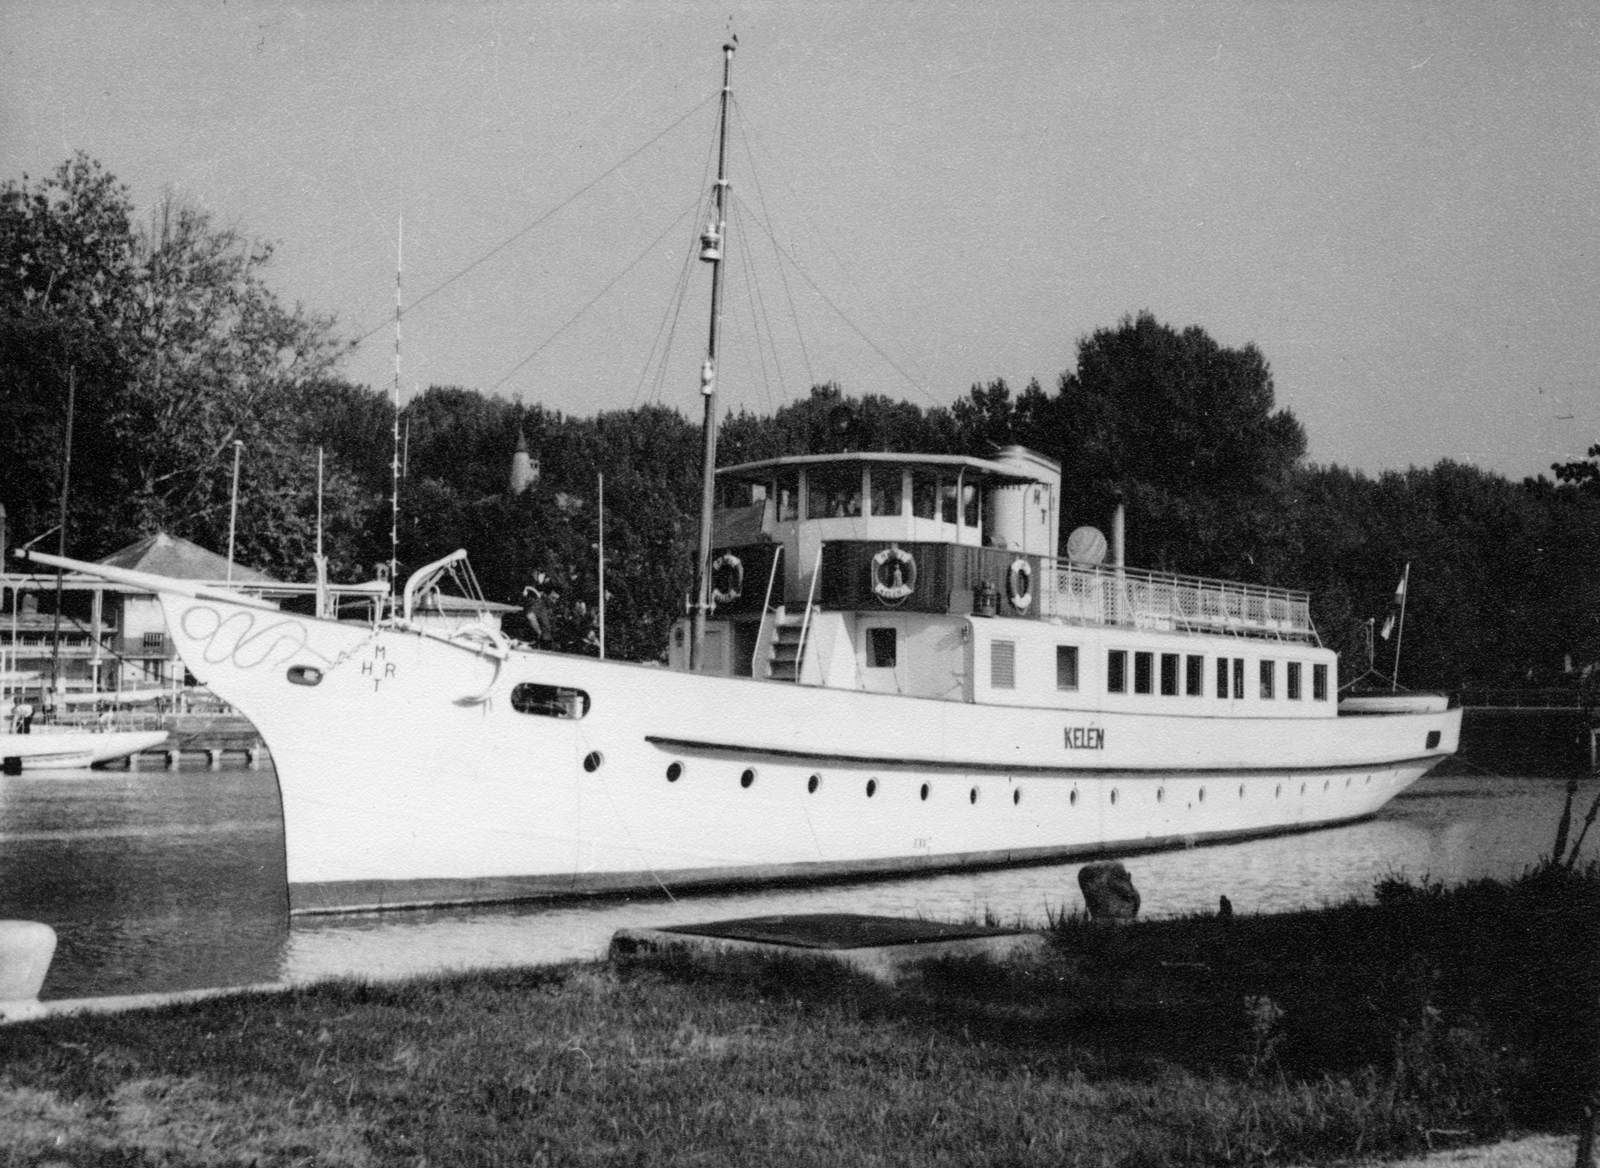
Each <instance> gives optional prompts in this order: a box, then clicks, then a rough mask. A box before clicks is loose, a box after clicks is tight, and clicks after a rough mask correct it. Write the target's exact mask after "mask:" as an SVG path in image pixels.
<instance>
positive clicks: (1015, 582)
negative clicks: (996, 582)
mask: <svg viewBox="0 0 1600 1168" xmlns="http://www.w3.org/2000/svg"><path fill="white" fill-rule="evenodd" d="M1006 596H1007V597H1008V598H1009V599H1010V601H1011V605H1012V607H1013V608H1015V609H1016V610H1017V611H1018V612H1027V611H1028V606H1029V605H1030V604H1032V603H1033V568H1032V566H1031V565H1030V564H1029V563H1028V561H1027V560H1025V559H1023V558H1022V557H1021V556H1018V557H1017V558H1016V559H1014V560H1012V561H1011V567H1010V568H1009V569H1007V571H1006Z"/></svg>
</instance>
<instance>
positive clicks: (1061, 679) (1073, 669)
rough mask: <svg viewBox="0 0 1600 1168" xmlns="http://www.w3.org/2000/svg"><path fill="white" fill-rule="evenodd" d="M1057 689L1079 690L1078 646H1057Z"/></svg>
mask: <svg viewBox="0 0 1600 1168" xmlns="http://www.w3.org/2000/svg"><path fill="white" fill-rule="evenodd" d="M1056 688H1057V689H1077V688H1078V646H1076V645H1057V646H1056Z"/></svg>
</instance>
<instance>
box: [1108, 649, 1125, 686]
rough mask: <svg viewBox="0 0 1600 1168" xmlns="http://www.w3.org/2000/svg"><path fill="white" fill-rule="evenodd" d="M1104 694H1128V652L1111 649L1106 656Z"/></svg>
mask: <svg viewBox="0 0 1600 1168" xmlns="http://www.w3.org/2000/svg"><path fill="white" fill-rule="evenodd" d="M1106 692H1107V693H1127V692H1128V651H1127V650H1126V649H1112V650H1111V651H1110V652H1109V653H1107V654H1106Z"/></svg>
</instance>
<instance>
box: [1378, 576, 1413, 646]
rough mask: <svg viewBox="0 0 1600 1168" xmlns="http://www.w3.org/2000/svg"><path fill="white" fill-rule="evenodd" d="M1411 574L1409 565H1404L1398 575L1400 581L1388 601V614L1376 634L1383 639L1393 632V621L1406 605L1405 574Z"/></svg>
mask: <svg viewBox="0 0 1600 1168" xmlns="http://www.w3.org/2000/svg"><path fill="white" fill-rule="evenodd" d="M1410 574H1411V565H1410V564H1407V565H1406V571H1405V574H1404V575H1402V576H1401V577H1400V583H1399V584H1397V585H1395V589H1394V599H1393V600H1392V601H1390V602H1389V615H1388V616H1386V617H1384V618H1383V631H1382V632H1380V633H1379V634H1378V636H1380V637H1382V638H1383V639H1384V640H1385V641H1387V640H1388V639H1389V634H1390V633H1392V632H1394V624H1395V621H1396V620H1398V619H1399V617H1400V610H1401V609H1403V608H1405V605H1406V576H1409V575H1410Z"/></svg>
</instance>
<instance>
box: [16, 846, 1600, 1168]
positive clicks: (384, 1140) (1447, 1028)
mask: <svg viewBox="0 0 1600 1168" xmlns="http://www.w3.org/2000/svg"><path fill="white" fill-rule="evenodd" d="M1597 927H1600V874H1597V872H1596V870H1595V869H1593V868H1590V869H1588V870H1586V871H1574V872H1564V871H1557V870H1554V869H1549V868H1547V869H1541V870H1540V871H1539V872H1535V873H1531V874H1529V875H1528V876H1527V877H1525V878H1523V879H1522V880H1519V881H1514V882H1510V883H1500V884H1493V883H1480V884H1472V885H1467V886H1464V887H1462V888H1457V889H1445V888H1442V887H1439V886H1436V885H1421V886H1417V885H1410V884H1404V883H1400V882H1386V883H1385V884H1384V885H1383V886H1382V887H1380V889H1379V899H1378V903H1376V904H1368V905H1360V904H1352V905H1347V906H1341V907H1337V908H1331V909H1326V910H1321V911H1318V912H1309V913H1298V914H1291V915H1287V916H1278V917H1239V918H1236V919H1234V920H1231V921H1221V920H1216V919H1211V918H1194V919H1188V920H1178V921H1158V922H1145V923H1141V924H1137V925H1132V926H1127V927H1121V928H1107V927H1101V926H1097V925H1094V924H1092V923H1090V922H1088V921H1085V920H1083V919H1082V918H1078V917H1068V918H1063V919H1056V920H1054V921H1052V922H1051V927H1050V930H1049V932H1050V935H1051V937H1052V938H1053V940H1054V942H1055V944H1053V945H1052V946H1051V947H1050V950H1049V952H1048V953H1047V955H1046V956H1044V957H1042V958H1040V959H1038V960H1035V961H1031V962H1023V963H1013V964H1008V965H1004V966H995V965H992V964H989V963H985V962H970V961H969V962H950V963H944V964H940V965H936V966H932V967H930V968H929V969H928V970H927V971H926V973H925V974H924V976H923V977H922V978H921V979H920V980H919V981H918V982H916V983H914V984H909V985H905V986H901V987H898V988H889V987H885V986H882V985H879V984H876V983H874V982H871V981H868V980H866V979H864V978H861V977H859V976H856V975H854V974H852V973H850V972H848V971H846V970H845V969H843V968H842V967H837V966H834V965H831V964H827V963H817V962H809V961H798V960H796V961H772V960H758V959H753V958H739V957H723V958H716V959H707V958H691V957H687V956H681V955H680V956H671V955H669V956H657V957H648V958H639V959H630V960H628V961H625V962H620V963H615V964H610V965H595V964H582V965H566V966H556V967H546V968H535V969H527V970H518V971H498V972H492V973H480V974H473V975H467V976H457V977H450V978H432V979H426V980H418V981H414V982H409V983H402V984H397V985H384V986H371V985H362V984H356V983H348V982H345V983H331V984H326V985H321V986H317V987H312V988H308V989H304V990H300V991H296V992H294V993H291V994H287V995H282V996H270V997H243V998H229V999H218V1000H212V1001H208V1002H203V1003H196V1004H192V1005H186V1006H182V1007H172V1008H167V1009H164V1010H160V1011H153V1012H147V1013H134V1014H124V1015H116V1016H102V1017H95V1018H80V1019H73V1018H62V1019H54V1020H49V1021H43V1022H37V1023H30V1024H27V1025H23V1026H15V1027H10V1028H6V1029H4V1030H0V1058H3V1064H0V1164H3V1165H12V1164H16V1165H21V1164H29V1165H35V1164H50V1163H62V1164H73V1165H98V1164H103V1165H143V1164H164V1165H165V1164H173V1165H224V1164H228V1165H232V1164H323V1165H335V1164H337V1165H367V1164H371V1165H389V1164H422V1163H427V1164H441V1165H442V1164H448V1165H457V1164H461V1165H493V1164H518V1165H532V1164H618V1163H626V1164H702V1163H703V1164H741V1165H743V1164H782V1165H784V1166H785V1168H799V1166H803V1165H813V1164H815V1165H824V1164H825V1165H830V1166H831V1165H838V1164H885V1165H889V1164H908V1165H909V1164H916V1165H925V1164H939V1163H947V1164H959V1165H991V1164H992V1165H1001V1164H1005V1165H1023V1164H1041V1165H1044V1164H1049V1165H1061V1164H1095V1165H1102V1164H1103V1165H1128V1166H1143V1165H1166V1164H1253V1163H1254V1164H1268V1163H1284V1164H1290V1163H1293V1164H1305V1163H1328V1162H1332V1161H1334V1160H1339V1159H1346V1158H1350V1157H1363V1156H1384V1155H1387V1156H1397V1155H1400V1154H1403V1153H1407V1152H1412V1151H1416V1150H1419V1149H1425V1148H1427V1147H1429V1146H1435V1145H1446V1144H1459V1143H1472V1142H1482V1141H1485V1140H1489V1139H1493V1138H1496V1137H1498V1136H1500V1135H1502V1134H1504V1133H1505V1132H1507V1131H1508V1130H1512V1129H1532V1130H1555V1131H1570V1130H1571V1129H1572V1126H1573V1123H1574V1117H1575V1114H1576V1112H1575V1108H1576V1105H1577V1102H1578V1101H1579V1100H1580V1098H1581V1095H1582V1091H1583V1090H1584V1089H1585V1087H1584V1085H1585V1084H1586V1083H1587V1082H1588V1081H1589V1080H1588V1079H1587V1078H1586V1076H1587V1075H1589V1074H1590V1073H1591V1064H1590V1063H1589V1062H1588V1061H1586V1060H1588V1059H1591V1058H1592V1057H1593V1049H1592V1038H1593V1036H1594V1035H1595V1034H1597V1033H1600V1027H1597V1025H1596V1023H1597V1021H1600V1019H1597V1018H1596V1009H1597V1007H1600V986H1597V984H1596V982H1595V972H1594V964H1595V956H1596V954H1600V944H1597V941H1600V937H1597V934H1596V930H1597Z"/></svg>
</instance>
